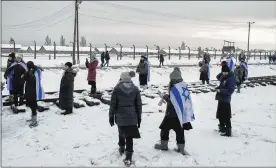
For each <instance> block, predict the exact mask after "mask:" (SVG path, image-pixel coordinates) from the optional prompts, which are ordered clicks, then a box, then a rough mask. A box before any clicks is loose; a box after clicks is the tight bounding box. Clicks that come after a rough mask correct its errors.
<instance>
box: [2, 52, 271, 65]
mask: <svg viewBox="0 0 276 168" xmlns="http://www.w3.org/2000/svg"><path fill="white" fill-rule="evenodd" d="M88 57H89V56H88V55H81V56H80V65H84V63H85V59H86V58H88ZM97 57H98V59H99V60H100V55H97ZM7 59H8V58H7V57H2V67H6V63H7ZM139 59H140V56H138V55H137V56H136V59H135V60H134V59H133V56H125V57H123V58H122V60H117V56H116V55H111V60H110V63H109V65H110V66H120V65H124V66H136V65H137V64H138V63H139ZM24 60H25V61H34V63H35V64H37V65H41V66H42V67H56V66H63V65H64V63H65V62H68V61H70V62H72V57H70V56H69V55H64V54H63V55H61V54H59V55H57V58H56V59H54V56H53V54H51V60H49V55H41V54H38V55H37V59H34V58H33V54H24ZM200 60H202V58H200ZM149 61H150V64H151V65H159V61H158V59H157V56H149ZM219 61H220V57H219V56H217V57H216V59H214V57H213V58H212V60H211V63H212V64H217V63H218V62H219ZM198 62H199V60H198V58H196V57H195V56H192V57H191V59H190V60H189V59H188V58H187V56H185V57H182V58H181V59H180V60H179V57H178V56H171V59H170V60H169V59H168V57H167V56H166V57H165V62H164V65H198ZM268 62H269V61H268V59H266V60H264V58H263V59H262V60H260V58H259V57H256V60H254V58H251V59H250V60H249V63H268Z"/></svg>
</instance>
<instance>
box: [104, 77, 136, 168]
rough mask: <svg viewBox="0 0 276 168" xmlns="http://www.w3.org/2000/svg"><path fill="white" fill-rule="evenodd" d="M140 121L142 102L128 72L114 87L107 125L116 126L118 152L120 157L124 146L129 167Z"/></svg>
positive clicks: (125, 160)
mask: <svg viewBox="0 0 276 168" xmlns="http://www.w3.org/2000/svg"><path fill="white" fill-rule="evenodd" d="M141 119H142V101H141V95H140V91H139V89H138V87H136V86H135V85H134V84H133V82H132V80H131V76H130V72H123V73H122V74H121V76H120V81H119V83H118V84H117V85H116V86H115V88H114V90H113V92H112V96H111V104H110V109H109V123H110V125H111V126H113V125H114V121H115V122H116V124H117V125H118V131H119V143H118V145H119V152H120V154H121V155H122V154H123V153H124V151H125V146H126V158H125V159H124V162H125V164H126V165H129V164H130V163H131V161H132V154H133V138H136V139H138V138H140V133H139V130H138V128H140V124H141Z"/></svg>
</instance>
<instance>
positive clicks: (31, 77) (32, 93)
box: [23, 61, 44, 127]
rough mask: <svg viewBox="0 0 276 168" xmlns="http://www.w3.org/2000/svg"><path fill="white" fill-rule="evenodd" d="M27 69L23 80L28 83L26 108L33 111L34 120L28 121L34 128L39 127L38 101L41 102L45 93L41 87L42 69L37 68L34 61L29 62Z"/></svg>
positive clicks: (26, 87)
mask: <svg viewBox="0 0 276 168" xmlns="http://www.w3.org/2000/svg"><path fill="white" fill-rule="evenodd" d="M27 67H28V71H27V72H26V73H25V74H24V77H23V78H24V80H25V81H26V86H25V99H26V106H27V107H30V109H31V111H32V119H31V120H27V121H31V124H30V125H29V126H30V127H32V126H36V125H37V101H38V100H41V99H42V98H43V97H44V91H43V89H42V86H41V69H40V68H39V67H37V66H35V65H34V63H33V62H32V61H28V62H27ZM36 73H37V74H36ZM38 73H39V74H40V75H39V76H36V75H38ZM37 89H38V90H37ZM37 94H39V95H37Z"/></svg>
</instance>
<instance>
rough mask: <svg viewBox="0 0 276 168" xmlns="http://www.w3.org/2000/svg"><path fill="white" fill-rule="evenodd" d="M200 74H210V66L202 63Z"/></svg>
mask: <svg viewBox="0 0 276 168" xmlns="http://www.w3.org/2000/svg"><path fill="white" fill-rule="evenodd" d="M199 72H206V73H208V65H207V64H205V63H202V65H201V67H200V70H199Z"/></svg>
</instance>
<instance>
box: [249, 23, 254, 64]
mask: <svg viewBox="0 0 276 168" xmlns="http://www.w3.org/2000/svg"><path fill="white" fill-rule="evenodd" d="M254 23H255V22H248V41H247V61H248V60H249V57H250V52H249V41H250V29H251V24H254Z"/></svg>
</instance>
